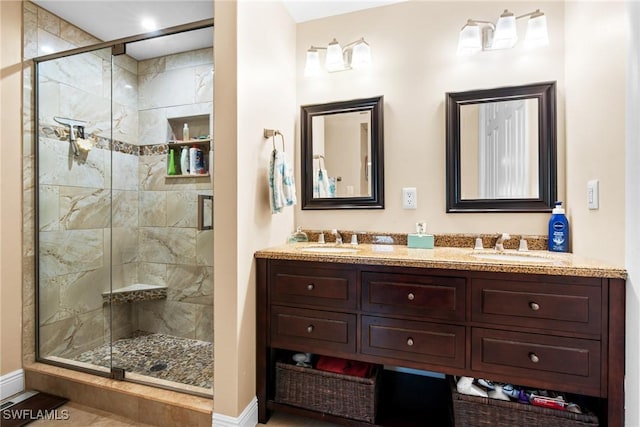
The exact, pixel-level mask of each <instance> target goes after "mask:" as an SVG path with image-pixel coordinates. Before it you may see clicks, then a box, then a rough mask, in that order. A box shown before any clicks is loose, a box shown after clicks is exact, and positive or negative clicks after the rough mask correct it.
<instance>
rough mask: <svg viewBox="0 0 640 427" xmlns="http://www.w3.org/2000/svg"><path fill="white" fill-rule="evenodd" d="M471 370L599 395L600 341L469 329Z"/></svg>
mask: <svg viewBox="0 0 640 427" xmlns="http://www.w3.org/2000/svg"><path fill="white" fill-rule="evenodd" d="M471 335H472V344H471V345H472V350H471V369H472V370H474V371H481V372H482V373H483V375H485V376H486V377H489V378H490V377H491V376H490V374H491V373H495V374H500V375H502V376H504V375H507V376H516V377H520V378H522V379H523V380H522V382H523V383H525V384H526V381H527V380H533V379H535V380H539V381H553V382H554V383H556V384H566V385H567V386H572V387H573V388H574V389H577V390H581V391H582V392H583V393H584V394H586V393H590V394H595V395H598V394H599V393H600V341H595V340H584V339H576V338H565V337H555V336H550V335H538V334H526V333H518V332H510V331H500V330H491V329H482V328H473V330H472V333H471Z"/></svg>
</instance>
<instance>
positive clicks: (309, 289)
mask: <svg viewBox="0 0 640 427" xmlns="http://www.w3.org/2000/svg"><path fill="white" fill-rule="evenodd" d="M315 287H316V285H314V284H313V283H309V284H308V285H307V290H308V291H312V290H313V288H315Z"/></svg>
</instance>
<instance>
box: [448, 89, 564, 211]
mask: <svg viewBox="0 0 640 427" xmlns="http://www.w3.org/2000/svg"><path fill="white" fill-rule="evenodd" d="M555 120H556V118H555V83H554V82H550V83H538V84H531V85H524V86H515V87H503V88H498V89H488V90H475V91H468V92H457V93H453V92H451V93H448V94H447V212H536V211H550V210H551V208H552V207H553V202H554V201H555V195H556V164H555V162H556V160H555V159H556V125H555Z"/></svg>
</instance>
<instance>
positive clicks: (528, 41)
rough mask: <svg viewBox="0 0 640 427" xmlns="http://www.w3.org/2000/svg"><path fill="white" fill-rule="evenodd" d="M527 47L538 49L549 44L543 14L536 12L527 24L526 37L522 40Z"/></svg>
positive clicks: (545, 18) (545, 20)
mask: <svg viewBox="0 0 640 427" xmlns="http://www.w3.org/2000/svg"><path fill="white" fill-rule="evenodd" d="M524 44H525V45H526V46H527V47H540V46H546V45H548V44H549V34H548V32H547V17H546V16H544V13H540V12H539V11H537V12H536V13H535V14H533V16H531V18H529V22H528V23H527V35H526V36H525V39H524Z"/></svg>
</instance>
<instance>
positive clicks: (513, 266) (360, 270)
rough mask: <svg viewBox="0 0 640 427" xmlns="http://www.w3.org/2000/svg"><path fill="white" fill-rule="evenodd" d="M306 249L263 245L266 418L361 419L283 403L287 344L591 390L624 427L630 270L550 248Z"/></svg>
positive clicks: (260, 371) (261, 387)
mask: <svg viewBox="0 0 640 427" xmlns="http://www.w3.org/2000/svg"><path fill="white" fill-rule="evenodd" d="M309 246H312V247H313V245H312V244H308V243H306V244H305V243H301V244H295V245H285V246H281V247H277V248H271V249H266V250H263V251H259V252H257V253H256V259H257V395H258V405H259V421H260V422H263V423H264V422H266V421H267V420H268V419H269V416H270V411H272V410H278V411H280V410H282V411H289V412H295V413H299V414H303V415H306V416H309V417H316V418H322V419H325V420H327V421H331V422H335V423H340V424H348V425H359V424H360V423H359V422H357V421H354V420H350V419H347V418H340V417H335V416H330V415H327V414H322V413H319V412H314V411H308V410H305V409H302V408H299V407H294V406H288V405H284V404H281V403H278V402H276V400H275V398H274V397H275V363H276V361H277V360H278V358H279V357H282V356H281V355H282V354H283V352H286V351H287V350H288V351H293V352H306V353H313V354H317V355H329V356H335V357H341V358H345V359H351V360H358V361H364V362H370V363H375V364H381V365H385V366H395V367H404V368H413V369H419V370H426V371H435V372H440V373H445V374H450V375H464V376H470V377H480V378H487V379H491V380H494V381H499V382H507V383H512V384H519V385H525V386H527V387H531V388H541V389H548V390H556V391H562V392H566V393H577V394H581V395H586V396H592V397H594V398H597V399H595V400H594V401H595V402H597V403H598V406H599V408H597V409H598V411H599V414H600V416H601V417H600V418H601V419H600V425H608V426H611V427H614V426H615V427H622V426H623V422H624V394H623V383H624V319H625V302H624V295H625V277H626V272H625V271H624V270H622V269H617V268H609V267H606V266H602V265H599V264H597V263H594V262H592V261H587V260H584V259H580V258H578V257H576V256H574V255H572V254H552V253H548V252H544V251H540V252H538V251H536V252H535V255H536V257H537V258H532V261H533V260H536V261H534V262H527V261H526V260H524V261H523V260H521V259H520V258H521V257H518V258H517V262H513V261H510V260H508V261H505V260H500V259H498V260H491V259H482V258H479V257H477V256H475V255H474V251H472V250H471V249H465V248H442V247H436V248H435V249H409V248H407V247H405V246H396V245H393V246H385V247H381V246H376V245H359V246H358V247H357V251H352V252H344V253H341V252H335V253H334V252H322V251H321V252H313V251H311V252H309V249H308V247H309ZM316 246H317V245H316ZM305 248H306V249H305ZM526 255H534V253H533V252H531V253H528V254H526ZM525 257H526V256H525ZM540 258H545V259H547V260H546V261H543V262H538V261H539V260H540ZM426 398H427V397H426V396H425V399H426ZM376 422H379V421H376ZM380 423H381V425H387V424H386V422H385V421H380ZM361 424H362V425H366V424H365V423H361ZM389 425H402V423H396V422H391V423H389Z"/></svg>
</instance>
